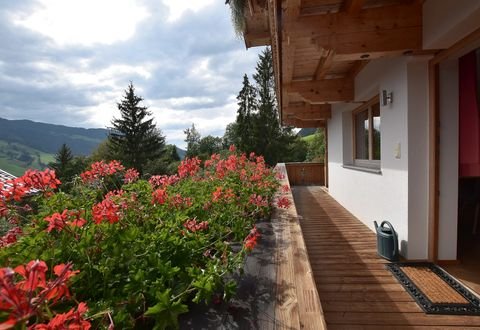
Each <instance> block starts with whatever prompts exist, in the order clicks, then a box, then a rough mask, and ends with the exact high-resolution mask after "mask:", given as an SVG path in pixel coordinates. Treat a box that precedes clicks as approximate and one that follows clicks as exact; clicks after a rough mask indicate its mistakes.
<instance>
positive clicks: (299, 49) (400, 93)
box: [244, 0, 480, 263]
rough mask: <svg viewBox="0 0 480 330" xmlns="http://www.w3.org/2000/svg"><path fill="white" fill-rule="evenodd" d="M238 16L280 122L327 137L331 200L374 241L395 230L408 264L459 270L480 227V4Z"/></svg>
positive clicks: (294, 5)
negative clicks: (270, 78)
mask: <svg viewBox="0 0 480 330" xmlns="http://www.w3.org/2000/svg"><path fill="white" fill-rule="evenodd" d="M246 6H247V8H246V13H245V17H246V29H245V32H244V36H245V42H246V45H247V47H253V46H260V45H270V46H271V47H272V51H273V54H274V62H275V63H274V67H275V73H276V82H277V97H278V98H279V100H280V105H281V117H282V122H283V123H284V124H286V125H293V126H296V127H325V129H326V131H327V137H328V139H327V140H328V148H327V149H328V153H327V157H326V158H327V159H328V161H327V165H328V166H326V168H327V170H326V171H327V173H326V174H327V175H326V177H328V183H327V185H328V189H329V193H330V195H331V196H332V197H333V198H335V199H336V200H337V201H338V202H340V203H341V204H342V205H343V206H344V207H345V208H347V209H348V210H349V211H350V212H351V213H352V214H354V215H355V216H356V217H357V218H358V219H360V220H361V221H362V222H364V223H365V224H366V225H368V226H369V227H370V228H371V229H372V230H374V226H373V221H374V220H376V221H382V220H388V221H389V222H391V223H392V224H393V226H394V227H395V229H396V230H397V232H398V235H399V242H400V249H401V254H402V255H403V256H404V257H405V258H407V259H409V260H433V261H439V262H441V261H443V262H446V263H449V262H454V261H457V260H458V259H460V256H461V255H462V254H461V251H459V250H458V249H459V248H460V249H462V248H465V246H466V245H468V244H463V243H465V242H467V241H471V240H472V239H476V238H475V235H476V228H477V225H478V224H477V221H478V220H477V218H478V217H480V214H478V213H480V212H479V210H480V203H479V202H477V197H478V200H480V184H478V182H477V181H478V180H479V178H480V138H479V137H480V120H479V118H480V115H479V114H480V106H479V105H480V50H479V49H480V48H479V47H480V1H470V0H459V1H454V0H426V1H387V0H380V1H372V0H363V1H362V0H358V1H356V0H350V1H347V0H346V1H342V0H338V1H322V0H312V1H300V0H295V1H294V0H286V1H283V2H281V3H280V1H275V0H270V1H261V0H251V1H246ZM477 187H478V188H477ZM477 191H479V193H478V195H477ZM460 229H461V230H460ZM469 244H470V243H469Z"/></svg>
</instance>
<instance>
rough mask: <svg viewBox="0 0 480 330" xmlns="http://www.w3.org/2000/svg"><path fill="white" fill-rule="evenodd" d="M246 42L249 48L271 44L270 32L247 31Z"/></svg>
mask: <svg viewBox="0 0 480 330" xmlns="http://www.w3.org/2000/svg"><path fill="white" fill-rule="evenodd" d="M244 39H245V44H246V45H247V48H250V47H259V46H268V45H270V44H271V38H270V32H268V31H263V32H247V33H245V34H244Z"/></svg>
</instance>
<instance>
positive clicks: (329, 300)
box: [292, 187, 480, 329]
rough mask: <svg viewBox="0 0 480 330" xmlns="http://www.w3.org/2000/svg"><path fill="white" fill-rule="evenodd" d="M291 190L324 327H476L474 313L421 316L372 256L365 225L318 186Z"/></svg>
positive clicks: (381, 262)
mask: <svg viewBox="0 0 480 330" xmlns="http://www.w3.org/2000/svg"><path fill="white" fill-rule="evenodd" d="M292 191H293V194H294V197H295V202H296V207H297V209H298V213H299V217H300V219H301V220H300V225H301V226H302V230H303V237H304V240H305V244H306V247H307V252H308V255H309V259H310V265H311V267H312V270H313V273H314V278H315V281H316V285H317V289H318V293H319V296H320V299H321V302H322V307H323V311H324V315H325V321H326V322H327V325H328V327H329V328H331V329H332V328H333V329H337V328H338V329H396V328H398V329H404V328H407V329H416V328H417V327H418V328H420V329H429V328H431V329H437V328H438V329H454V328H466V327H477V328H478V327H480V317H478V316H475V317H472V316H467V317H465V316H455V315H449V316H445V315H426V314H425V313H424V312H423V311H422V310H421V308H420V307H419V306H418V305H417V303H416V302H415V301H414V300H413V298H412V297H411V296H410V294H408V293H407V292H406V291H405V289H404V288H403V286H401V285H400V284H399V283H398V282H397V280H396V279H395V278H394V276H393V275H392V274H391V272H390V271H388V270H387V269H386V268H385V263H386V262H387V261H385V260H383V259H381V258H379V257H378V256H377V255H376V238H375V234H374V233H373V232H372V231H371V230H370V229H368V228H367V227H366V226H365V225H364V224H363V223H361V222H360V221H359V220H358V219H356V218H355V217H354V216H352V215H351V214H349V213H348V212H347V211H346V210H345V209H343V208H342V207H341V206H340V205H339V204H338V203H337V202H335V201H334V200H333V199H332V198H331V197H330V196H328V194H327V193H326V192H325V191H324V190H323V189H322V188H320V187H293V189H292ZM300 256H301V255H299V256H297V257H300Z"/></svg>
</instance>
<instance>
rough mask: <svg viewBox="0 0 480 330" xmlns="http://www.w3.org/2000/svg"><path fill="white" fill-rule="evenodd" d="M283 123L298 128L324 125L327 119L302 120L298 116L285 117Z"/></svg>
mask: <svg viewBox="0 0 480 330" xmlns="http://www.w3.org/2000/svg"><path fill="white" fill-rule="evenodd" d="M283 124H284V125H287V126H294V127H298V128H316V127H324V126H325V121H323V120H300V119H296V118H284V119H283Z"/></svg>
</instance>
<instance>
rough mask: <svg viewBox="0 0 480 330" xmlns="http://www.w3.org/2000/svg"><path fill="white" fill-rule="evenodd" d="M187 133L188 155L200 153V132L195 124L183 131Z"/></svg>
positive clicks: (193, 155)
mask: <svg viewBox="0 0 480 330" xmlns="http://www.w3.org/2000/svg"><path fill="white" fill-rule="evenodd" d="M183 133H184V134H185V142H187V154H186V155H185V156H186V157H195V156H197V155H198V153H199V147H200V139H201V136H200V133H199V132H198V131H197V129H196V128H195V124H192V127H190V128H187V129H186V130H184V131H183Z"/></svg>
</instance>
